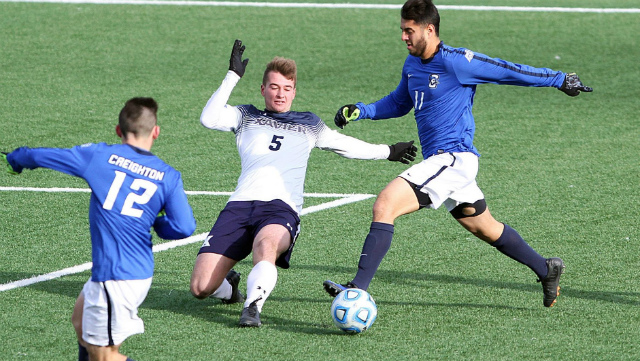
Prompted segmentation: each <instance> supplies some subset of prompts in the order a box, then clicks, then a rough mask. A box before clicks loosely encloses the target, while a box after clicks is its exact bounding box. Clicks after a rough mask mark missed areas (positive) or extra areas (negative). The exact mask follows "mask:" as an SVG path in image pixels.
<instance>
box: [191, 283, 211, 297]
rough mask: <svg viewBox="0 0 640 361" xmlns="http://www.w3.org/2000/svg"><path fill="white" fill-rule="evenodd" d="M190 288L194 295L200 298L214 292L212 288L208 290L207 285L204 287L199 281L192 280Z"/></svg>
mask: <svg viewBox="0 0 640 361" xmlns="http://www.w3.org/2000/svg"><path fill="white" fill-rule="evenodd" d="M190 290H191V294H192V295H193V297H195V298H197V299H200V300H203V299H205V298H207V297H209V295H210V294H211V293H212V292H211V291H210V290H208V289H207V288H206V287H203V286H202V284H201V283H198V282H191V286H190Z"/></svg>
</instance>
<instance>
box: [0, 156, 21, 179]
mask: <svg viewBox="0 0 640 361" xmlns="http://www.w3.org/2000/svg"><path fill="white" fill-rule="evenodd" d="M0 168H4V169H6V170H7V173H9V174H13V175H16V174H19V173H18V172H16V171H15V170H13V167H12V166H11V164H10V163H9V161H8V160H7V153H5V152H0Z"/></svg>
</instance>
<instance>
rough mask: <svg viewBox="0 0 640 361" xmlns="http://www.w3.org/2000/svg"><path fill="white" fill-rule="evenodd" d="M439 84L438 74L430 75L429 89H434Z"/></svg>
mask: <svg viewBox="0 0 640 361" xmlns="http://www.w3.org/2000/svg"><path fill="white" fill-rule="evenodd" d="M438 84H440V74H430V75H429V88H431V89H435V88H437V87H438Z"/></svg>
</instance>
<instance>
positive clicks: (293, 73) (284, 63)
mask: <svg viewBox="0 0 640 361" xmlns="http://www.w3.org/2000/svg"><path fill="white" fill-rule="evenodd" d="M272 71H273V72H276V73H280V74H282V76H284V77H285V78H287V79H289V80H293V86H294V87H295V86H296V82H297V80H298V69H297V67H296V62H295V61H293V60H291V59H287V58H283V57H280V56H276V57H275V58H273V60H271V61H270V62H269V64H267V68H266V69H265V70H264V75H263V76H262V85H267V76H268V75H269V73H270V72H272Z"/></svg>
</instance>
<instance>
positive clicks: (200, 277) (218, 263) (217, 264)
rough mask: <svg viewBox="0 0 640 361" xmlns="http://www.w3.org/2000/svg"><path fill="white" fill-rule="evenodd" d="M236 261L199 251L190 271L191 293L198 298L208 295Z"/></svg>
mask: <svg viewBox="0 0 640 361" xmlns="http://www.w3.org/2000/svg"><path fill="white" fill-rule="evenodd" d="M236 263H237V261H235V260H233V259H231V258H229V257H226V256H223V255H220V254H217V253H200V254H199V255H198V257H197V258H196V262H195V265H194V266H193V271H192V273H191V282H190V289H191V294H192V295H193V296H194V297H196V298H199V299H204V298H207V297H209V296H210V295H211V294H213V293H214V292H215V291H216V290H218V288H219V287H220V286H221V285H222V283H223V282H224V280H225V278H226V277H227V275H228V274H229V271H230V270H231V268H233V266H234V265H235V264H236Z"/></svg>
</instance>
